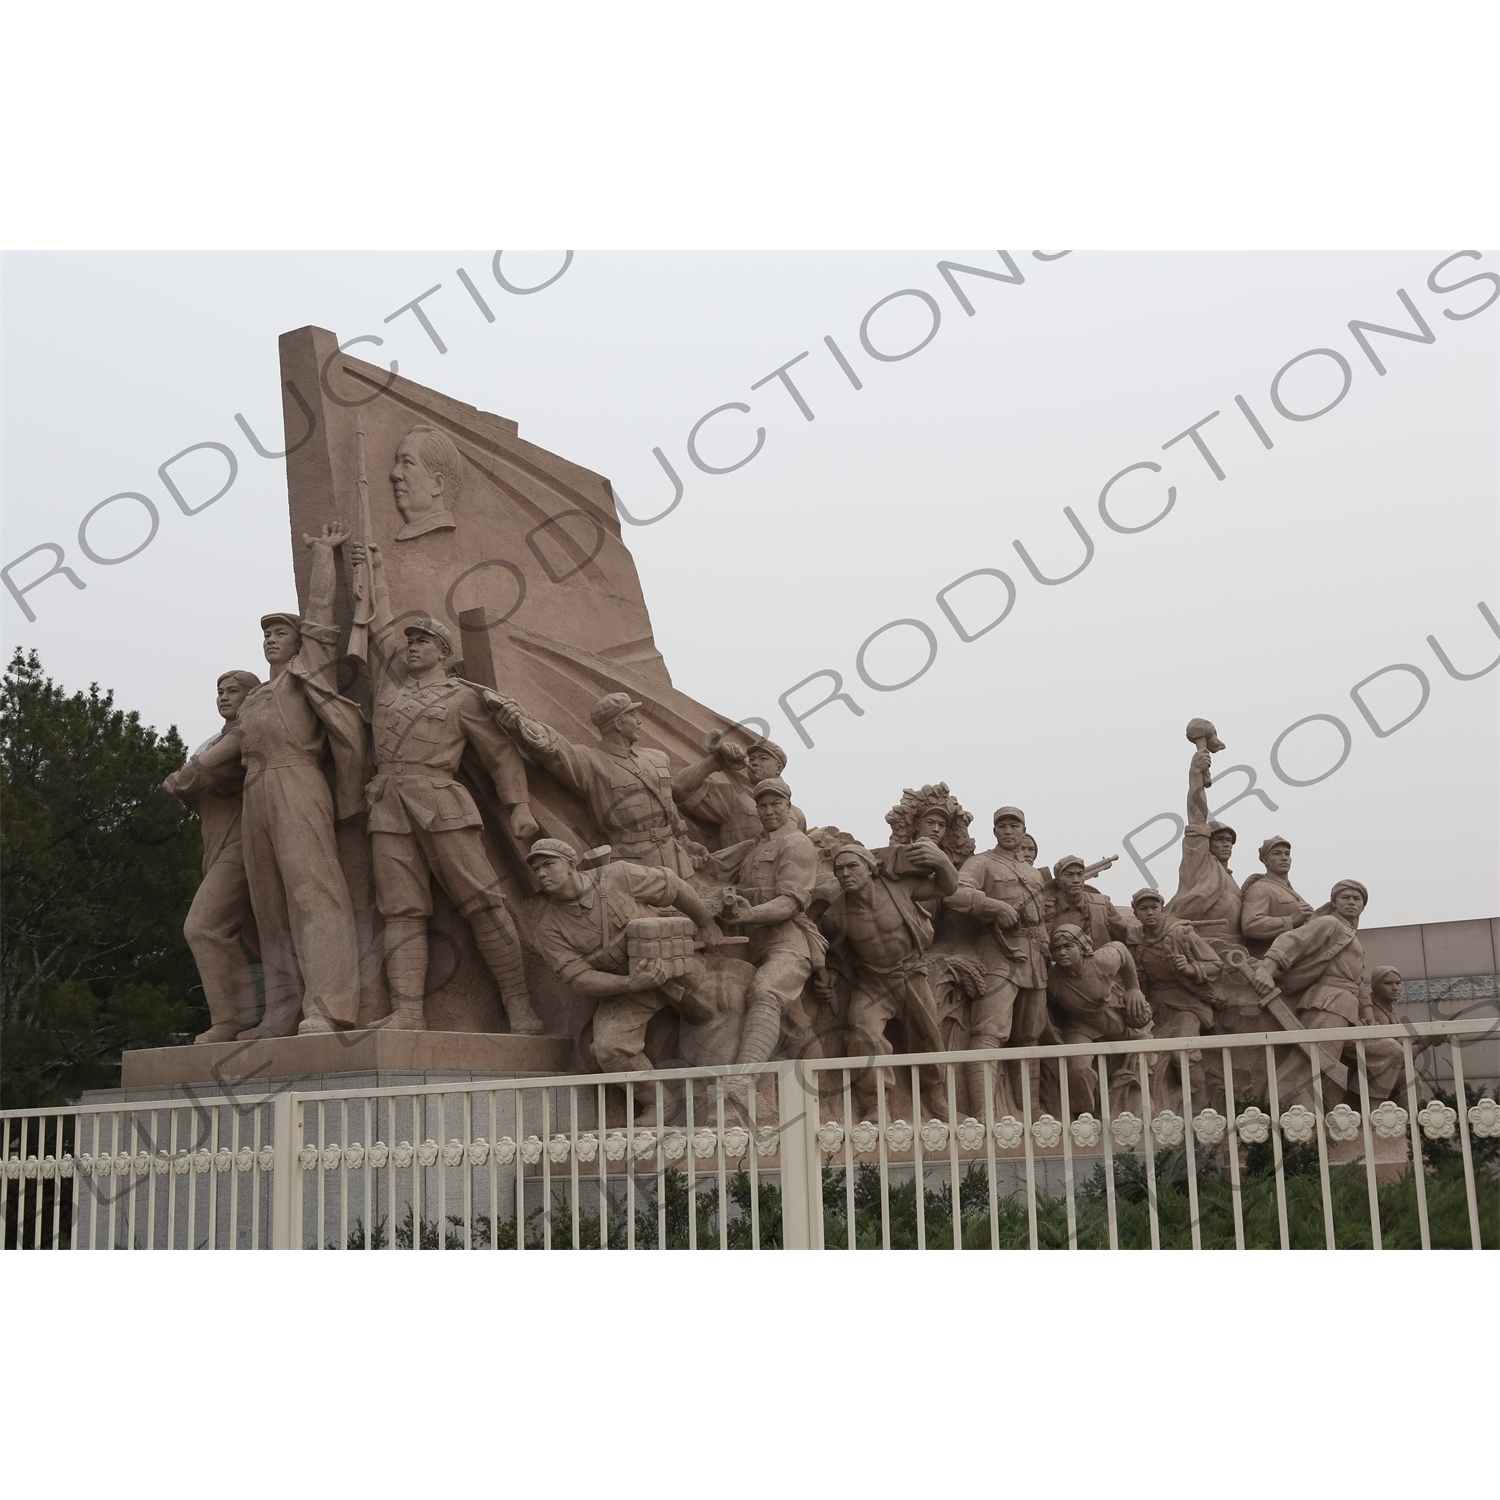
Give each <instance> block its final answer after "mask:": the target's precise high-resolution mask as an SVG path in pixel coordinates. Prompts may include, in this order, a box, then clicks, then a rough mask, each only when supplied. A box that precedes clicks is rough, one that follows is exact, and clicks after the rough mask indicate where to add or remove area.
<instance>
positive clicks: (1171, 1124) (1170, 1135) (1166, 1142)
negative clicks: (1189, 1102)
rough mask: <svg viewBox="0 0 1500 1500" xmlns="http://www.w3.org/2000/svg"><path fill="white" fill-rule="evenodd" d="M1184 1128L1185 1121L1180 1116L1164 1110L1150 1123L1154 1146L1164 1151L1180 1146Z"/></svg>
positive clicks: (1185, 1125)
mask: <svg viewBox="0 0 1500 1500" xmlns="http://www.w3.org/2000/svg"><path fill="white" fill-rule="evenodd" d="M1186 1127H1187V1121H1186V1120H1184V1119H1183V1118H1182V1116H1181V1115H1179V1114H1177V1113H1175V1112H1174V1111H1172V1110H1170V1109H1164V1110H1162V1112H1161V1113H1160V1114H1159V1115H1157V1117H1156V1118H1155V1119H1154V1120H1153V1121H1152V1122H1151V1134H1152V1135H1154V1136H1155V1137H1156V1144H1157V1145H1158V1146H1159V1147H1161V1149H1162V1150H1164V1151H1166V1150H1169V1149H1170V1148H1171V1147H1173V1146H1180V1145H1181V1144H1182V1136H1183V1131H1184V1130H1185V1129H1186Z"/></svg>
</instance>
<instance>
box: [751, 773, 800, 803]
mask: <svg viewBox="0 0 1500 1500" xmlns="http://www.w3.org/2000/svg"><path fill="white" fill-rule="evenodd" d="M750 795H751V796H752V797H754V798H755V800H756V801H757V802H759V801H760V799H761V798H762V797H784V798H785V799H786V800H787V801H788V802H790V801H791V800H792V789H791V787H789V786H788V785H787V784H786V782H784V781H783V780H782V779H781V777H779V776H768V777H766V779H765V780H764V781H757V782H756V783H755V790H754V791H753V792H751V794H750Z"/></svg>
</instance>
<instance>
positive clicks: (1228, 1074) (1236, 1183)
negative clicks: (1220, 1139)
mask: <svg viewBox="0 0 1500 1500" xmlns="http://www.w3.org/2000/svg"><path fill="white" fill-rule="evenodd" d="M1222 1050H1223V1056H1224V1109H1225V1111H1226V1112H1227V1114H1228V1115H1229V1125H1228V1128H1227V1129H1226V1130H1225V1132H1224V1150H1225V1151H1226V1152H1227V1154H1228V1156H1229V1201H1230V1204H1231V1206H1232V1207H1233V1209H1234V1248H1235V1249H1236V1250H1243V1249H1244V1248H1245V1203H1244V1195H1243V1193H1242V1191H1241V1188H1240V1123H1239V1115H1238V1114H1237V1113H1236V1111H1237V1110H1238V1108H1239V1106H1238V1105H1237V1104H1236V1103H1235V1102H1234V1051H1233V1049H1232V1048H1230V1047H1225V1048H1223V1049H1222Z"/></svg>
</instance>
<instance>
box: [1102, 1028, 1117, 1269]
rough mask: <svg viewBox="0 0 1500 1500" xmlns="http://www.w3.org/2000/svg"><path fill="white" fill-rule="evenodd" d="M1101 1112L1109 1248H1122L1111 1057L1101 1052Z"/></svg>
mask: <svg viewBox="0 0 1500 1500" xmlns="http://www.w3.org/2000/svg"><path fill="white" fill-rule="evenodd" d="M1098 1061H1099V1114H1100V1117H1101V1119H1102V1121H1103V1128H1102V1129H1101V1130H1100V1132H1099V1139H1100V1141H1101V1142H1102V1143H1103V1146H1104V1216H1105V1218H1106V1220H1108V1223H1109V1248H1110V1249H1111V1250H1118V1249H1119V1248H1120V1221H1119V1217H1118V1209H1117V1208H1116V1206H1115V1142H1114V1115H1113V1114H1112V1113H1111V1110H1110V1104H1109V1058H1108V1057H1107V1056H1106V1055H1105V1054H1104V1053H1102V1052H1101V1053H1100V1054H1099V1059H1098Z"/></svg>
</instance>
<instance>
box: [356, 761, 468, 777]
mask: <svg viewBox="0 0 1500 1500" xmlns="http://www.w3.org/2000/svg"><path fill="white" fill-rule="evenodd" d="M375 774H376V775H377V776H450V777H451V776H452V774H453V773H452V772H451V771H450V770H449V769H448V768H447V767H446V766H431V765H428V764H427V762H426V761H420V760H390V761H384V762H382V763H381V764H380V765H378V766H376V768H375Z"/></svg>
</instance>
